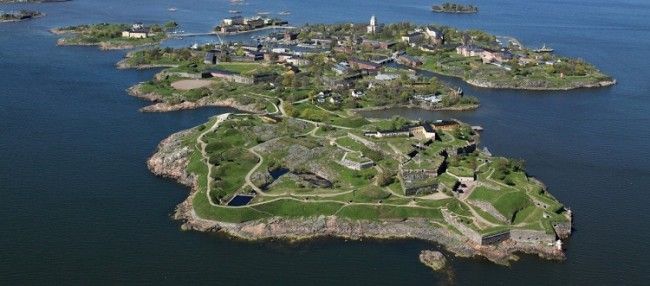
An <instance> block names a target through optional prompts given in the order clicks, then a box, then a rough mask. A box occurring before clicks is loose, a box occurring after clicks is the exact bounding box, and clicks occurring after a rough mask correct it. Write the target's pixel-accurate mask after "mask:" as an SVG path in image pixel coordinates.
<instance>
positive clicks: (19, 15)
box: [0, 10, 45, 23]
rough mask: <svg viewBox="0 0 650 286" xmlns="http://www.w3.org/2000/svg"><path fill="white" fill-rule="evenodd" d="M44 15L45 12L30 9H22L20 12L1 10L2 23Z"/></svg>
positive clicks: (0, 19) (0, 20) (0, 21)
mask: <svg viewBox="0 0 650 286" xmlns="http://www.w3.org/2000/svg"><path fill="white" fill-rule="evenodd" d="M43 16H45V14H43V13H41V12H37V11H30V10H20V11H18V12H0V23H6V22H19V21H26V20H31V19H34V18H39V17H43Z"/></svg>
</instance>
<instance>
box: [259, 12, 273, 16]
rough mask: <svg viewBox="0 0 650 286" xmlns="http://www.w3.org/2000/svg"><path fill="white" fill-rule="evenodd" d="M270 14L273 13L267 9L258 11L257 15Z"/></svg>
mask: <svg viewBox="0 0 650 286" xmlns="http://www.w3.org/2000/svg"><path fill="white" fill-rule="evenodd" d="M268 14H271V13H269V12H266V11H262V12H257V15H260V16H261V15H268Z"/></svg>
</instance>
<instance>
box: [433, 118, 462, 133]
mask: <svg viewBox="0 0 650 286" xmlns="http://www.w3.org/2000/svg"><path fill="white" fill-rule="evenodd" d="M431 125H432V126H433V128H435V129H439V130H444V131H451V130H454V129H456V128H458V126H460V124H459V123H458V122H457V121H455V120H436V121H434V122H432V123H431Z"/></svg>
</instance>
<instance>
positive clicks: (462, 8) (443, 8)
mask: <svg viewBox="0 0 650 286" xmlns="http://www.w3.org/2000/svg"><path fill="white" fill-rule="evenodd" d="M431 10H432V11H433V12H438V13H460V14H470V13H478V7H476V6H473V5H463V4H457V3H450V2H445V3H442V4H440V5H433V6H432V7H431Z"/></svg>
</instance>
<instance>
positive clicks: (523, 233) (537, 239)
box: [510, 229, 555, 243]
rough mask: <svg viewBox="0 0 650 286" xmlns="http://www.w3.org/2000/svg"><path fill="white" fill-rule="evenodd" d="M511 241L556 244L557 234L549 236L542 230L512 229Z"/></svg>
mask: <svg viewBox="0 0 650 286" xmlns="http://www.w3.org/2000/svg"><path fill="white" fill-rule="evenodd" d="M510 239H512V240H513V241H516V242H523V243H554V242H555V234H548V233H546V232H544V231H541V230H529V229H512V230H510Z"/></svg>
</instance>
